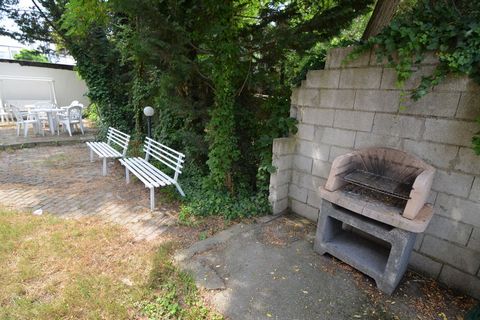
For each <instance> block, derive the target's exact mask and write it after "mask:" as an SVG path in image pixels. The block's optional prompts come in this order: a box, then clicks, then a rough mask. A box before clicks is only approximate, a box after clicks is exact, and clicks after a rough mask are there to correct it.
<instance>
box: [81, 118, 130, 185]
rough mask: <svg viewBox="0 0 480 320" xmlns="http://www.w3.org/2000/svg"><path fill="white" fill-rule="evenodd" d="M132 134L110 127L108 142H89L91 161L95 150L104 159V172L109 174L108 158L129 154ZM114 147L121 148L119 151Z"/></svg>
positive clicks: (122, 156)
mask: <svg viewBox="0 0 480 320" xmlns="http://www.w3.org/2000/svg"><path fill="white" fill-rule="evenodd" d="M129 141H130V136H129V135H128V134H125V133H123V132H121V131H119V130H117V129H115V128H112V127H110V128H108V133H107V142H106V143H105V142H87V146H88V147H89V148H90V161H91V162H93V153H94V152H95V153H96V154H97V155H98V157H99V158H100V159H103V168H102V174H103V175H104V176H105V175H107V159H108V158H111V159H117V158H124V157H125V155H126V154H127V148H128V142H129ZM114 147H118V148H119V149H120V150H121V153H120V151H118V150H117V149H115V148H114Z"/></svg>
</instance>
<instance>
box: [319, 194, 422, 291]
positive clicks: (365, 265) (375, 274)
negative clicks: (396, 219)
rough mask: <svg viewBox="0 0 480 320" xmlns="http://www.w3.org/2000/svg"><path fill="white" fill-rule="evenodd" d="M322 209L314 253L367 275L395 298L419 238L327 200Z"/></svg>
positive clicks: (414, 234) (323, 202) (412, 233)
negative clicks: (327, 255) (416, 240)
mask: <svg viewBox="0 0 480 320" xmlns="http://www.w3.org/2000/svg"><path fill="white" fill-rule="evenodd" d="M321 208H322V209H321V212H322V214H321V215H320V217H319V219H318V226H317V233H316V236H315V244H314V250H315V251H316V252H317V253H319V254H322V255H323V254H325V253H329V254H331V255H333V256H335V257H336V258H338V259H340V260H342V261H343V262H345V263H347V264H349V265H351V266H352V267H354V268H355V269H357V270H359V271H361V272H363V273H365V274H367V275H368V276H370V277H372V278H373V279H374V280H375V283H376V284H377V287H378V288H379V289H380V290H381V291H383V292H385V293H387V294H392V293H393V291H394V290H395V288H396V287H397V285H398V283H399V282H400V280H401V279H402V277H403V275H404V273H405V271H406V269H407V266H408V260H409V259H410V254H411V252H412V249H413V245H414V243H415V239H416V235H417V234H416V233H414V232H409V231H406V230H402V229H400V228H395V227H392V226H390V225H387V224H384V223H381V222H378V221H376V220H373V219H370V218H368V217H365V216H361V215H359V214H357V213H355V212H352V211H350V210H348V209H345V208H342V207H339V206H337V205H335V204H333V203H331V202H329V201H327V200H325V199H323V200H322V205H321ZM345 225H347V226H350V227H353V228H354V230H355V229H357V230H360V231H361V232H364V233H366V234H367V235H368V236H363V235H361V232H354V231H353V230H352V228H350V227H345Z"/></svg>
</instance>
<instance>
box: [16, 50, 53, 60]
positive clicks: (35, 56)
mask: <svg viewBox="0 0 480 320" xmlns="http://www.w3.org/2000/svg"><path fill="white" fill-rule="evenodd" d="M13 58H14V59H15V60H24V61H36V62H48V58H47V57H46V56H45V55H44V54H42V53H41V52H39V51H37V50H29V49H21V50H20V52H19V53H17V54H15V55H14V56H13Z"/></svg>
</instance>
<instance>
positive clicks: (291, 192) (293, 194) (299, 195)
mask: <svg viewBox="0 0 480 320" xmlns="http://www.w3.org/2000/svg"><path fill="white" fill-rule="evenodd" d="M288 196H289V197H290V198H291V199H295V200H297V201H300V202H303V203H306V202H307V196H308V190H307V189H305V188H302V187H299V186H297V185H295V184H293V183H291V184H290V186H289V188H288Z"/></svg>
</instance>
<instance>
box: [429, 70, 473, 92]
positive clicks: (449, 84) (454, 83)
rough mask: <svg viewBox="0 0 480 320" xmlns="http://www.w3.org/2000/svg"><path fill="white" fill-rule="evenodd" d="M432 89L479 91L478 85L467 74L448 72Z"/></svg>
mask: <svg viewBox="0 0 480 320" xmlns="http://www.w3.org/2000/svg"><path fill="white" fill-rule="evenodd" d="M433 90H434V91H471V92H478V91H480V86H479V85H478V84H476V83H475V81H474V80H473V79H471V78H470V77H467V76H461V75H455V74H449V75H448V76H447V77H446V78H445V79H443V80H442V81H441V82H440V83H439V84H438V85H436V86H435V87H434V88H433Z"/></svg>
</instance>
